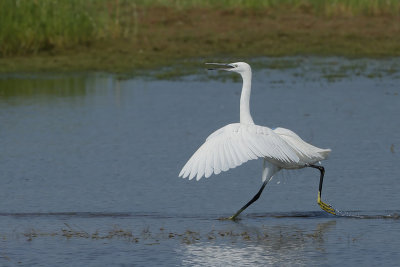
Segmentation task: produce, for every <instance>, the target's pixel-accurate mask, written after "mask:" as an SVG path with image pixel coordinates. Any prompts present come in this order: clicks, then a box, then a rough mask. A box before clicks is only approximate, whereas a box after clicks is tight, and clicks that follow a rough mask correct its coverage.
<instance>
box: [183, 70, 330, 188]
mask: <svg viewBox="0 0 400 267" xmlns="http://www.w3.org/2000/svg"><path fill="white" fill-rule="evenodd" d="M217 65H220V64H217ZM224 66H227V67H230V68H227V69H222V70H227V71H235V72H238V73H240V74H241V75H242V77H243V88H242V96H241V101H240V104H241V105H240V115H241V120H240V123H232V124H228V125H226V126H224V127H222V128H220V129H218V130H216V131H215V132H213V133H212V134H211V135H210V136H209V137H208V138H207V139H206V141H205V143H204V144H203V145H202V146H200V148H199V149H198V150H197V151H196V152H195V153H194V154H193V156H192V157H191V158H190V159H189V161H188V162H187V163H186V164H185V166H184V167H183V168H182V170H181V172H180V173H179V176H180V177H183V178H187V177H189V180H191V179H193V178H194V177H196V180H200V179H201V178H202V177H203V176H205V177H206V178H208V177H210V176H211V175H212V174H213V173H214V174H219V173H220V172H221V171H227V170H229V169H232V168H235V167H237V166H239V165H241V164H243V163H245V162H246V161H248V160H251V159H257V158H264V159H265V160H266V161H268V162H269V163H271V164H273V165H276V166H277V167H278V169H298V168H303V167H305V165H306V164H313V163H316V162H319V161H321V160H323V159H325V158H326V157H327V156H328V154H329V152H330V151H331V150H330V149H321V148H318V147H315V146H313V145H310V144H308V143H306V142H305V141H303V140H302V139H301V138H300V137H299V136H298V135H297V134H295V133H294V132H292V131H290V130H288V129H285V128H276V129H274V130H272V129H270V128H268V127H264V126H259V125H255V124H254V122H253V119H252V118H251V115H250V108H249V101H250V90H251V68H250V66H249V65H248V64H247V63H244V62H238V63H232V64H224ZM266 178H267V177H265V178H264V177H263V182H264V179H266Z"/></svg>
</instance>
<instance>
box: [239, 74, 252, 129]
mask: <svg viewBox="0 0 400 267" xmlns="http://www.w3.org/2000/svg"><path fill="white" fill-rule="evenodd" d="M241 76H242V79H243V87H242V94H241V96H240V123H244V124H254V122H253V118H252V117H251V115H250V93H251V71H248V72H244V73H241Z"/></svg>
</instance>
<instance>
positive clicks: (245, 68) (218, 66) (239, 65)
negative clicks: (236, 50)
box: [206, 62, 251, 73]
mask: <svg viewBox="0 0 400 267" xmlns="http://www.w3.org/2000/svg"><path fill="white" fill-rule="evenodd" d="M206 64H207V65H213V67H211V68H208V69H209V70H225V71H232V72H237V73H246V72H251V67H250V65H249V64H247V63H246V62H235V63H206Z"/></svg>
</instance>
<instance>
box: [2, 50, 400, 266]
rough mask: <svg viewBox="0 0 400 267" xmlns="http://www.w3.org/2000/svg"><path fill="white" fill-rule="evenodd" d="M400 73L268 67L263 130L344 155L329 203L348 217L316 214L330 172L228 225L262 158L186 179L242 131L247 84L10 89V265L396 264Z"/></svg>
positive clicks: (144, 82)
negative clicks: (186, 171) (205, 148)
mask: <svg viewBox="0 0 400 267" xmlns="http://www.w3.org/2000/svg"><path fill="white" fill-rule="evenodd" d="M277 62H278V63H279V64H277ZM282 62H283V63H282ZM395 62H396V61H394V60H345V59H340V58H327V59H320V58H314V59H308V58H288V59H285V61H276V60H273V59H262V60H260V61H257V62H255V64H254V78H253V91H252V96H251V112H252V114H253V118H254V121H255V122H256V123H257V124H260V125H265V126H269V127H277V126H281V127H285V128H289V129H292V130H293V131H295V132H296V133H298V134H299V135H300V136H301V137H302V138H303V139H305V140H307V141H309V142H311V143H313V144H315V145H317V146H320V147H323V148H331V149H332V154H331V156H330V158H329V160H327V161H325V162H323V165H324V166H325V168H326V176H325V177H326V178H325V180H324V189H323V199H325V200H326V202H328V203H330V204H332V205H333V206H334V207H335V208H336V209H338V210H340V211H341V216H332V215H329V214H326V213H324V212H323V211H321V210H320V209H319V207H318V205H317V204H316V196H317V190H318V182H319V173H318V171H316V170H314V169H303V170H296V171H282V172H280V173H279V174H278V175H276V177H274V179H273V180H272V181H271V183H270V184H269V185H268V186H267V188H266V190H265V191H264V193H263V195H262V197H261V198H260V199H259V200H258V201H257V202H256V203H254V204H253V205H252V206H251V207H250V208H248V210H246V212H245V213H244V214H243V216H242V220H240V221H239V222H236V223H235V222H231V221H221V220H219V218H221V217H226V216H229V215H232V214H233V213H234V212H235V211H236V210H237V209H238V208H240V207H241V206H242V205H243V204H244V203H245V202H247V201H248V200H249V199H250V198H251V197H252V196H253V195H254V194H255V193H256V192H257V190H258V189H259V187H260V186H261V168H262V161H261V160H258V161H250V162H247V163H246V164H244V165H242V166H240V167H238V168H236V169H233V170H229V172H226V173H221V174H219V175H218V176H211V177H210V178H209V179H202V180H200V181H199V182H195V181H188V180H183V179H180V178H178V177H177V175H178V173H179V171H180V169H181V168H182V166H183V165H184V164H185V162H186V161H187V160H188V159H189V157H190V156H191V155H192V153H194V151H195V150H196V149H197V148H198V146H199V145H201V144H202V142H203V141H204V140H205V138H206V137H207V136H208V135H209V134H210V133H211V132H212V131H214V130H216V129H218V128H220V127H222V126H224V125H226V124H228V123H232V122H236V121H238V118H239V105H238V103H239V96H240V89H241V84H240V81H239V80H237V79H232V78H231V77H232V76H230V75H229V74H225V73H218V74H215V73H203V74H199V75H194V76H188V77H184V78H182V79H180V80H175V81H165V80H152V79H148V78H143V77H133V78H131V79H124V80H119V79H118V78H117V77H115V76H112V75H107V74H77V75H68V76H65V75H46V76H32V75H25V74H21V75H13V76H7V77H1V79H0V147H1V153H0V177H1V187H0V195H1V202H0V203H1V205H0V263H1V265H4V266H7V265H9V266H12V265H16V264H19V265H22V266H32V265H35V264H37V265H57V264H62V263H64V264H70V265H82V264H84V265H88V266H99V265H103V266H109V265H117V266H118V265H121V266H126V265H128V266H129V265H135V266H137V265H139V266H144V265H149V264H150V263H151V264H163V265H190V266H192V265H206V266H220V265H226V264H231V265H246V264H249V265H250V264H251V265H265V264H271V265H274V264H276V265H281V264H285V265H317V264H318V265H322V264H323V265H325V264H329V265H338V264H345V265H355V264H357V265H371V264H372V265H374V264H378V263H379V264H384V265H388V266H390V265H396V264H397V263H398V262H399V261H400V255H399V253H398V251H400V241H399V240H400V234H399V233H400V220H399V213H400V208H399V203H400V197H399V194H398V192H399V191H400V185H399V182H398V179H399V174H400V164H399V159H400V156H399V155H400V135H399V134H398V133H399V131H400V120H399V119H398V118H399V117H400V96H399V93H400V90H399V88H400V74H399V71H398V70H397V69H396V66H397V65H396V64H395ZM282 64H284V65H285V64H288V66H286V67H285V66H283V67H282V68H281V67H279V66H282ZM277 66H278V67H277ZM201 67H202V66H201ZM223 75H226V76H225V77H226V78H224V79H220V78H219V77H221V76H222V77H224V76H223ZM207 77H211V79H208V78H207Z"/></svg>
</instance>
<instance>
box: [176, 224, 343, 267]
mask: <svg viewBox="0 0 400 267" xmlns="http://www.w3.org/2000/svg"><path fill="white" fill-rule="evenodd" d="M335 225H336V220H330V221H327V222H324V223H318V224H316V223H315V221H313V222H311V224H310V222H307V223H304V224H303V223H299V221H297V222H294V223H293V221H290V222H288V221H282V220H280V221H279V222H277V221H271V222H270V223H269V224H268V225H262V226H260V225H254V224H252V225H249V224H242V223H238V224H235V225H234V228H232V225H225V226H222V227H223V228H219V229H215V230H213V231H212V235H215V238H216V239H217V241H216V242H209V240H206V241H202V240H200V241H198V242H194V243H192V244H190V245H188V246H181V247H180V248H179V250H178V252H180V253H179V254H181V255H180V256H181V257H182V261H183V262H184V263H185V265H196V266H225V265H228V266H236V265H238V262H240V265H241V266H258V265H262V266H275V265H278V266H280V265H282V262H284V263H285V265H288V266H291V265H296V266H297V265H301V266H303V265H306V266H309V265H316V264H320V263H321V262H320V258H318V257H317V258H315V257H313V256H310V255H312V254H313V253H312V254H310V253H309V252H310V251H313V252H315V251H325V250H326V249H327V248H329V247H328V245H329V238H328V237H329V235H327V234H326V233H329V231H332V230H334V229H335ZM225 227H227V228H225ZM327 241H328V243H327Z"/></svg>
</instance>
